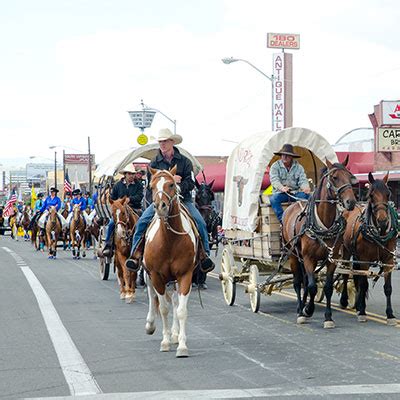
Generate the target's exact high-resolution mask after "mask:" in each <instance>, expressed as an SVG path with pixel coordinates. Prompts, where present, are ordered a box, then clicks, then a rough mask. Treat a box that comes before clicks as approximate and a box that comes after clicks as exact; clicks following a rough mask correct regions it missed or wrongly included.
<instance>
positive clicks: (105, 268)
mask: <svg viewBox="0 0 400 400" xmlns="http://www.w3.org/2000/svg"><path fill="white" fill-rule="evenodd" d="M99 260H100V278H101V280H103V281H106V280H108V276H109V275H110V259H109V258H106V257H99Z"/></svg>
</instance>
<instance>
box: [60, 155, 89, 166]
mask: <svg viewBox="0 0 400 400" xmlns="http://www.w3.org/2000/svg"><path fill="white" fill-rule="evenodd" d="M90 162H91V164H92V165H94V154H91V155H90ZM64 164H86V165H88V164H89V154H64Z"/></svg>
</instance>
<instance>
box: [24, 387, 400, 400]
mask: <svg viewBox="0 0 400 400" xmlns="http://www.w3.org/2000/svg"><path fill="white" fill-rule="evenodd" d="M394 393H400V384H398V383H388V384H376V385H369V384H365V385H335V386H314V387H303V388H301V387H300V388H297V389H289V388H287V387H268V388H257V389H220V390H218V389H217V390H170V391H159V392H156V391H154V392H136V393H107V394H105V393H104V394H101V395H97V396H84V397H83V398H82V400H89V399H90V400H95V399H96V400H115V399H118V400H136V399H157V400H170V399H174V400H186V399H237V398H241V399H245V398H254V397H262V398H268V397H277V398H282V397H299V396H300V397H302V398H304V397H305V396H326V395H328V396H329V395H363V394H365V395H371V394H394ZM67 399H71V397H38V398H36V399H30V400H67Z"/></svg>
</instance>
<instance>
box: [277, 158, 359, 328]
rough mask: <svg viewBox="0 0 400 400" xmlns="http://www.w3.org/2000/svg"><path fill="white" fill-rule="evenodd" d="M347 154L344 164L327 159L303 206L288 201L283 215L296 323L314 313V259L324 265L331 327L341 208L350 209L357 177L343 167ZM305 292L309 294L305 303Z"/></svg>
mask: <svg viewBox="0 0 400 400" xmlns="http://www.w3.org/2000/svg"><path fill="white" fill-rule="evenodd" d="M347 163H348V156H347V157H346V160H345V161H344V163H343V164H339V163H335V164H331V163H330V162H329V161H328V160H327V161H326V165H327V167H328V168H327V169H325V170H324V171H323V173H322V175H321V178H320V182H319V186H318V189H317V190H316V191H315V192H314V193H313V195H312V196H311V198H310V200H309V201H308V202H307V205H306V206H303V205H302V204H301V202H297V203H294V204H292V205H290V206H289V207H288V208H287V209H286V211H285V213H284V215H283V223H282V224H283V227H282V235H283V242H284V245H285V248H286V251H287V254H288V257H289V262H290V267H291V270H292V273H293V278H294V280H293V287H294V289H295V291H296V294H297V315H298V318H297V323H304V322H305V321H306V317H311V316H312V314H313V313H314V307H315V306H314V298H315V295H316V293H317V284H316V278H315V273H314V271H315V269H316V267H317V263H322V264H325V265H326V269H327V273H326V282H325V286H324V292H325V297H326V309H325V322H324V328H334V327H335V324H334V322H333V320H332V310H331V297H332V293H333V274H334V272H335V268H336V264H335V262H334V259H338V254H339V249H340V246H341V244H342V235H343V232H344V229H345V226H346V222H345V220H344V217H343V216H342V211H343V209H344V208H345V209H347V210H352V209H354V206H355V204H356V198H355V196H354V193H353V189H352V184H354V183H356V178H355V177H354V176H353V175H352V174H351V173H350V171H348V170H347V169H346V165H347ZM303 282H304V284H305V289H304V292H305V293H304V296H303V297H302V295H301V286H302V283H303ZM307 293H308V294H309V295H310V300H309V303H308V304H305V301H306V296H307Z"/></svg>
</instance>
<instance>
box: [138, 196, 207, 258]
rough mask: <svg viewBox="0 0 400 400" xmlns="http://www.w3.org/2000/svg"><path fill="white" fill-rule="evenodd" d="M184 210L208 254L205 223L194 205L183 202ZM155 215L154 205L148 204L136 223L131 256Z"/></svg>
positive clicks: (189, 202)
mask: <svg viewBox="0 0 400 400" xmlns="http://www.w3.org/2000/svg"><path fill="white" fill-rule="evenodd" d="M184 204H185V206H186V208H187V209H188V211H189V213H190V215H191V216H192V217H193V219H194V221H195V222H196V226H197V229H198V230H199V234H200V237H201V240H202V242H203V245H204V250H205V252H206V253H207V254H210V244H209V243H208V232H207V226H206V223H205V221H204V219H203V217H202V216H201V214H200V213H199V210H198V209H197V208H196V207H195V205H194V204H193V203H192V202H191V201H187V202H184ZM154 214H155V210H154V204H153V203H152V204H150V205H149V206H148V207H147V208H146V210H145V211H144V213H143V214H142V216H141V217H140V218H139V220H138V222H137V223H136V228H135V233H134V235H133V240H132V250H131V256H132V255H133V253H134V251H135V250H136V247H137V245H138V243H139V241H140V238H141V237H142V236H143V234H144V233H145V232H146V229H147V227H148V226H149V224H150V222H151V220H152V219H153V217H154Z"/></svg>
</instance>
